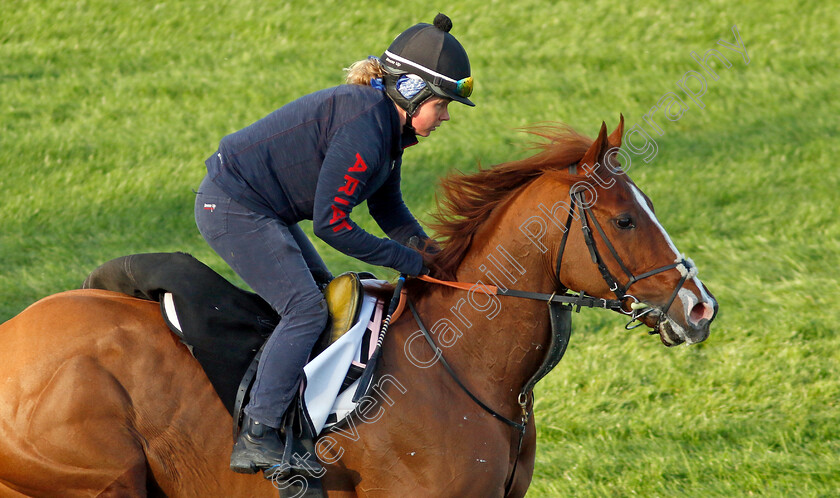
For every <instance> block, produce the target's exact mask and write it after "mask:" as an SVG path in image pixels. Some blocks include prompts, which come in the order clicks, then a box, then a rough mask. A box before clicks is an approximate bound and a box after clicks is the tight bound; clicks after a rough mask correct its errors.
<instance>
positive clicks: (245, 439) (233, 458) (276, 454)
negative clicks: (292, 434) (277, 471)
mask: <svg viewBox="0 0 840 498" xmlns="http://www.w3.org/2000/svg"><path fill="white" fill-rule="evenodd" d="M285 448H286V445H285V444H283V440H282V439H281V438H280V433H278V432H277V429H275V428H273V427H269V426H267V425H265V424H261V423H259V422H257V421H256V420H254V419H252V418H251V417H249V416H248V415H245V417H244V419H243V420H242V430H241V431H240V432H239V437H238V438H237V439H236V444H234V445H233V453H231V455H230V470H232V471H234V472H239V473H240V474H254V473H255V472H257V470H259V469H267V468H269V467H271V466H273V465H280V464H281V463H283V450H285Z"/></svg>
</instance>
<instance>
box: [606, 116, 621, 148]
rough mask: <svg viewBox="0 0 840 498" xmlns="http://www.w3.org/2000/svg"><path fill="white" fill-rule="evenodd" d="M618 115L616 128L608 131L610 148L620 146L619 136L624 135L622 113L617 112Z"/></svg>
mask: <svg viewBox="0 0 840 498" xmlns="http://www.w3.org/2000/svg"><path fill="white" fill-rule="evenodd" d="M618 117H619V119H618V128H616V129H615V131H614V132H612V133H610V136H609V138H608V139H607V140H609V142H610V148H613V147H621V137H623V136H624V114H621V113H619V114H618Z"/></svg>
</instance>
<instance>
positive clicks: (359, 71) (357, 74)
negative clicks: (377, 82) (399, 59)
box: [344, 57, 385, 85]
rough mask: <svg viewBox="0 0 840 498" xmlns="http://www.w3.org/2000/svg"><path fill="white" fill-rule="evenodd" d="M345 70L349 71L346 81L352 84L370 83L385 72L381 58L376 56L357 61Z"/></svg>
mask: <svg viewBox="0 0 840 498" xmlns="http://www.w3.org/2000/svg"><path fill="white" fill-rule="evenodd" d="M344 70H345V71H347V76H346V78H345V81H346V82H347V83H348V84H350V85H370V80H372V79H374V78H381V77H382V75H384V74H385V71H384V70H383V69H382V65H381V64H380V63H379V59H377V58H375V57H369V58H367V59H364V60H360V61H356V62H354V63H353V64H351V65H350V67H347V68H344Z"/></svg>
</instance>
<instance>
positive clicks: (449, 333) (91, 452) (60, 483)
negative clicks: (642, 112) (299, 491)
mask: <svg viewBox="0 0 840 498" xmlns="http://www.w3.org/2000/svg"><path fill="white" fill-rule="evenodd" d="M622 133H623V118H622V122H621V123H620V124H619V126H618V128H617V130H616V131H615V132H613V134H612V135H610V136H609V137H608V136H607V132H606V126H605V125H603V124H602V126H601V130H600V134H599V135H598V138H597V139H595V140H594V141H593V140H591V139H588V138H585V137H583V136H581V135H579V134H577V133H575V132H573V131H572V130H570V129H567V128H562V129H559V130H557V131H549V130H542V131H539V132H537V134H539V135H541V136H543V137H545V138H548V139H549V141H548V142H547V143H545V144H543V145H542V150H541V151H540V152H538V153H537V154H536V155H535V156H533V157H530V158H527V159H524V160H521V161H516V162H512V163H507V164H502V165H499V166H496V167H494V168H490V169H486V170H480V171H479V172H477V173H475V174H472V175H460V176H457V175H456V176H451V177H450V178H448V179H446V180H444V182H443V188H444V194H445V200H444V201H443V206H442V212H441V214H439V215H438V217H437V225H436V229H437V233H438V234H440V235H441V237H442V240H443V241H444V243H443V246H442V247H443V248H442V251H441V252H440V253H438V255H437V256H436V260H435V261H436V263H435V267H436V268H435V271H436V274H437V275H438V276H442V277H444V278H450V279H457V280H459V281H463V282H477V283H484V284H488V285H489V284H496V285H499V286H501V287H507V288H510V289H518V290H524V291H532V292H539V293H545V294H552V293H554V292H557V291H560V292H563V291H565V290H566V289H572V290H575V291H586V293H587V294H588V295H592V296H596V297H600V298H604V299H615V298H616V296H618V297H619V298H620V299H621V302H623V304H624V306H625V309H626V310H627V311H628V313H629V312H630V308H629V306H630V304H634V308H635V309H638V308H639V307H640V306H644V305H647V306H649V308H648V309H650V310H653V311H652V312H650V313H648V314H646V315H645V316H643V317H640V319H641V320H642V321H644V323H645V324H647V325H648V326H650V327H654V328H655V329H654V330H655V332H658V333H659V335H660V336H661V338H662V341H663V342H664V343H665V344H666V345H674V344H677V343H682V342H686V343H695V342H700V341H702V340H704V339H706V337H707V336H708V334H709V326H710V323H711V321H712V320H713V318H714V316H715V313H716V311H717V303H716V302H715V300H714V298H713V297H712V295H711V294H710V293H709V291H708V290H707V289H706V287H705V286H704V285H703V284H702V283H701V282H700V280H699V279H698V278H697V276H696V270H695V269H694V268H693V265H692V264H691V263H690V260H687V259H684V258H683V256H681V255H680V254H679V253H678V251H677V250H676V248H675V246H674V244H673V243H672V242H671V240H670V238H669V237H668V234H667V233H666V232H665V230H664V229H663V228H662V226H661V225H660V224H659V222H658V221H657V219H656V217H655V216H654V214H653V208H652V206H651V204H650V201H649V200H648V198H647V197H646V196H645V195H644V194H643V193H642V192H641V191H640V190H639V189H638V187H636V185H635V184H634V183H633V182H632V181H631V180H630V179H629V178H628V176H627V175H626V173H625V172H624V171H622V169H621V168H620V165H619V164H618V163H617V162H616V161H615V155H616V150H617V149H616V148H617V147H620V141H621V137H622ZM625 166H626V165H625ZM584 191H585V192H584ZM570 192H572V193H571V194H570ZM574 192H584V194H583V195H579V194H575V193H574ZM583 205H585V206H586V209H585V210H584V209H583V207H582V206H583ZM575 206H576V207H575ZM567 221H568V222H569V224H568V225H566V222H567ZM583 225H586V226H587V228H585V229H583V230H581V229H580V228H581V226H583ZM592 227H594V229H593V228H592ZM567 228H568V230H567ZM587 231H588V232H587ZM592 233H594V234H595V236H594V238H593V237H589V241H590V243H589V244H587V237H588V235H591V234H592ZM593 240H594V242H593ZM561 258H562V264H560V265H559V274H558V269H557V268H558V260H560V259H561ZM593 260H595V261H596V262H600V265H599V264H595V263H593ZM410 284H411V285H408V286H407V287H408V294H409V297H410V298H411V299H412V301H413V303H414V307H415V309H416V311H417V314H418V316H419V317H420V318H421V320H422V321H423V322H424V323H425V324H426V325H427V326H428V327H429V328H430V329H431V331H432V334H433V336H434V341H435V343H436V344H437V347H438V348H439V349H437V353H436V352H435V351H434V350H433V349H432V348H431V346H430V345H429V344H428V343H427V342H426V341H425V340H424V339H423V337H422V336H420V335H418V334H419V333H418V324H417V322H416V321H415V319H414V317H413V316H412V314H411V313H403V315H402V316H401V318H400V319H399V320H397V321H395V323H393V324H392V325H391V329H390V332H389V334H388V337H387V339H386V341H385V343H384V346H383V348H384V349H383V356H382V360H381V361H380V363H379V367H378V371H377V379H378V381H376V383H375V385H374V388H373V390H372V391H371V392H372V393H373V394H372V397H373V398H375V399H373V398H371V399H373V401H370V402H369V403H366V404H364V407H363V408H364V409H359V410H357V412H354V414H353V415H351V417H350V420H349V423H347V424H344V425H342V426H341V427H340V428H336V429H334V430H331V431H328V432H327V433H326V434H322V435H321V437H320V438H319V440H318V442H317V444H316V452H317V454H318V457H319V458H320V459H321V460H322V461H323V462H324V464H325V468H326V473H325V474H324V475H323V477H322V482H323V486H324V490H325V492H326V493H327V494H328V495H329V496H396V495H405V496H481V497H485V496H503V495H507V496H523V495H524V494H525V492H526V490H527V488H528V486H529V483H530V481H531V476H532V472H533V466H534V455H535V450H536V432H535V429H534V422H533V417H532V416H531V414H530V413H529V414H528V417H526V418H527V422H528V423H527V425H526V430H525V435H524V439H523V440H520V438H519V434H518V431H517V430H515V429H514V428H512V427H511V426H509V425H507V424H505V423H502V421H500V419H498V418H496V417H494V416H492V415H491V414H490V413H489V412H488V411H486V410H485V409H484V408H482V407H480V406H479V405H478V404H477V403H476V402H475V401H474V400H473V399H471V398H470V397H469V396H468V395H467V393H466V392H465V391H464V390H463V389H462V388H460V387H459V386H458V385H457V384H456V383H455V381H454V380H453V377H452V376H451V375H450V373H449V372H447V371H446V369H444V368H443V367H442V365H441V363H442V362H441V361H438V360H440V359H441V357H442V358H444V359H445V360H446V361H447V362H448V364H449V365H451V368H452V369H453V370H454V371H455V373H456V374H457V376H458V378H459V379H460V381H461V382H463V384H464V385H465V386H466V388H467V389H469V391H470V392H471V393H472V395H473V396H475V398H476V399H478V400H480V401H481V402H483V403H484V404H485V405H486V406H488V407H490V408H492V410H493V411H495V412H497V413H498V414H500V415H502V416H504V417H506V418H509V419H512V420H519V419H520V418H519V417H521V414H522V413H523V410H522V408H521V406H520V403H519V400H518V399H517V393H519V391H520V389H521V388H522V386H523V384H524V383H525V382H526V381H527V380H528V379H529V378H531V376H532V375H533V374H534V372H535V371H536V370H537V369H538V367H539V366H540V364H541V363H542V361H543V358H544V357H545V355H546V347H547V345H548V343H549V341H550V336H551V330H550V329H551V327H550V324H549V316H548V312H547V307H546V303H545V302H541V301H536V300H528V299H518V298H515V297H507V296H498V295H492V294H490V293H489V292H475V290H474V291H471V292H465V291H461V290H452V289H447V288H444V287H440V286H437V285H434V284H428V283H425V282H420V281H417V280H413V281H411V282H410ZM631 285H632V288H630V286H631ZM631 295H632V297H631ZM639 303H644V304H643V305H639ZM418 337H419V338H420V339H419V340H416V339H418ZM0 378H2V379H3V381H2V384H1V385H0V400H1V401H2V402H0V495H2V496H21V495H27V496H58V495H60V496H91V495H103V496H143V495H163V494H165V495H168V496H277V490H276V489H275V487H274V486H273V483H271V482H270V481H267V480H265V479H263V478H262V477H261V476H259V475H250V476H249V475H240V474H236V473H234V472H231V471H230V470H228V462H229V456H230V451H231V447H232V441H231V435H230V430H231V417H230V415H229V414H228V412H227V411H226V410H225V408H224V406H223V405H222V402H221V401H220V400H219V399H218V397H217V396H216V394H215V392H214V390H213V387H212V386H211V384H210V382H209V381H208V380H207V378H206V377H205V376H204V374H203V372H202V371H201V369H200V367H199V364H198V362H197V361H195V360H194V359H193V358H192V357H191V356H190V353H189V351H188V350H187V348H186V347H185V346H184V345H182V344H181V343H180V342H179V341H178V339H177V338H176V337H175V336H174V335H173V334H171V333H170V332H169V330H168V329H167V327H166V325H165V323H164V321H163V320H162V318H161V316H160V312H159V307H158V305H157V304H156V303H152V302H149V301H142V300H138V299H135V298H132V297H129V296H127V295H123V294H117V293H113V292H108V291H100V290H77V291H70V292H65V293H61V294H57V295H54V296H50V297H47V298H45V299H43V300H41V301H39V302H37V303H35V304H33V305H32V306H30V307H29V308H27V309H26V310H24V311H23V312H22V313H21V314H20V315H18V316H17V317H15V318H13V319H11V320H9V321H8V322H6V323H4V324H2V325H0ZM528 404H529V406H533V405H532V400H531V399H529V400H528Z"/></svg>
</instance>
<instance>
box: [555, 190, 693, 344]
mask: <svg viewBox="0 0 840 498" xmlns="http://www.w3.org/2000/svg"><path fill="white" fill-rule="evenodd" d="M584 196H585V193H584V192H583V191H582V190H578V191H576V192H571V193H570V200H571V207H570V209H569V217H568V219H567V220H566V225H565V227H566V230H565V232H563V239H562V240H561V241H560V250H559V251H558V253H557V265H556V275H557V280H558V282H559V281H560V269H561V265H562V262H563V253H564V251H565V249H566V241H567V240H568V237H569V232H570V231H571V226H572V220H573V218H574V212H575V207H576V206H577V210H578V213H579V215H578V218H579V219H580V225H581V227H580V228H581V231H582V233H583V240H584V241H585V242H586V247H587V248H588V249H589V255H590V257H591V258H592V262H593V263H595V265H596V266H597V267H598V271H599V272H600V273H601V278H603V279H604V282H606V284H607V286H608V287H609V289H610V291H611V292H612V293H613V294H615V296H616V298H617V299H618V300H619V301H624V300H625V299H628V298H629V299H632V300H633V301H634V303H639V300H638V299H637V298H636V297H635V296H633V295H632V294H628V291H629V290H630V286H632V285H633V284H635V283H636V282H638V281H639V280H643V279H645V278H648V277H652V276H654V275H657V274H659V273H662V272H666V271H668V270H672V269H674V268H676V269H677V270H678V271H679V272H680V275H681V276H682V278H680V281H679V282H678V283H677V285H676V287H675V288H674V291H673V292H672V293H671V297H670V298H669V299H668V302H667V304H666V305H665V306H663V307H661V308H659V317H658V319H657V321H656V324H655V325H654V327H653V331H652V333H654V332H655V331H656V330H657V329H658V328H659V327H660V326H661V325H662V321H663V320H664V319H665V317H666V315H667V313H668V310H669V309H670V308H671V305H672V304H673V303H674V300H675V299H676V298H677V295H678V294H679V292H680V289H682V287H683V285H685V282H686V280H688V277H689V276H691V275H693V274H695V273H696V268H695V267H694V264H693V263H692V261H691V260H690V259H688V258H686V257H684V256H682V255H680V256H679V257H678V258H677V260H676V261H674V262H673V263H671V264H669V265H665V266H661V267H659V268H656V269H655V270H650V271H647V272H644V273H642V274H639V275H633V272H631V271H630V270H629V269H628V268H627V265H625V264H624V261H623V260H622V259H621V256H619V255H618V252H617V251H616V250H615V247H613V245H612V243H611V242H610V239H609V238H608V237H607V234H606V233H605V232H604V229H603V228H602V227H601V224H600V223H599V222H598V219H597V218H596V217H595V215H594V214H593V213H592V207H591V206H590V205H589V204H588V203H586V200H585V198H584ZM590 219H591V224H592V225H593V226H595V228H596V229H597V231H598V234H599V235H600V236H601V240H602V241H603V242H604V245H606V246H607V249H609V251H610V254H612V257H613V259H615V261H616V262H617V263H618V266H619V267H620V268H621V270H622V271H623V272H624V274H625V276H627V277H628V280H627V283H626V284H623V285H622V284H621V283H619V282H618V279H616V278H615V277H614V276H613V274H612V273H610V270H609V268H607V265H606V263H605V262H604V258H603V257H601V253H600V252H598V247H597V246H596V245H595V237H594V236H593V235H592V229H591V228H590V226H589V225H590ZM561 285H562V284H561ZM655 309H657V308H654V307H645V308H644V310H643V311H639V310H638V309H636V308H635V307H631V311H630V312H626V311H624V309H623V308H620V309H619V311H621V312H622V313H624V314H629V315H630V321H629V322H627V324H626V325H625V326H624V328H625V329H627V330H630V329H634V328H636V327H639V326H641V325H643V323H642V322H641V320H640V318H642V317H643V316H645V315H647V314H648V313H650V312H651V311H654V310H655ZM636 320H639V323H638V324H636V325H633V326H631V324H632V323H633V322H634V321H636Z"/></svg>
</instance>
